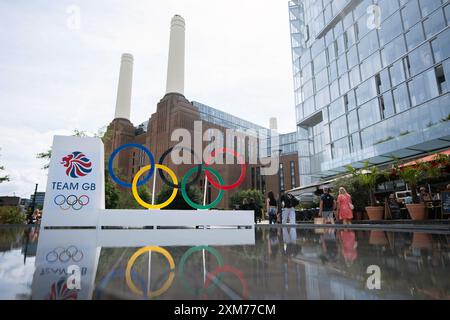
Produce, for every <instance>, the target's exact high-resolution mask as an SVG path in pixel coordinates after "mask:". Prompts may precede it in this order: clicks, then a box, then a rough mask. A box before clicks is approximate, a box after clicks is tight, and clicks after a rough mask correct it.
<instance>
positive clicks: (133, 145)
mask: <svg viewBox="0 0 450 320" xmlns="http://www.w3.org/2000/svg"><path fill="white" fill-rule="evenodd" d="M125 148H138V149H141V150H142V151H144V152H145V154H146V155H147V156H148V158H149V159H150V172H149V173H148V175H147V176H146V177H145V178H144V179H142V181H139V182H138V184H137V185H138V186H142V185H143V184H145V183H146V182H147V181H148V180H149V179H150V178H151V176H152V175H153V172H154V171H155V158H154V157H153V154H152V153H151V152H150V150H148V149H147V148H146V147H144V146H143V145H140V144H137V143H127V144H124V145H122V146H120V147H119V148H117V149H116V150H114V151H113V153H111V156H110V157H109V162H108V170H109V175H110V176H111V178H112V179H113V180H114V182H115V183H117V184H118V185H120V186H122V187H124V188H131V183H127V182H123V181H122V180H120V179H119V178H117V176H116V175H115V173H114V171H113V162H114V158H115V157H116V156H117V154H118V153H119V152H120V151H122V150H123V149H125Z"/></svg>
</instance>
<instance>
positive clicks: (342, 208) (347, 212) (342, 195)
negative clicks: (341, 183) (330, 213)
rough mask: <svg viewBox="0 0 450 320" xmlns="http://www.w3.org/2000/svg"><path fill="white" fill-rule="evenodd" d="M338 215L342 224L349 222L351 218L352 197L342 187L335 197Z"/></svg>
mask: <svg viewBox="0 0 450 320" xmlns="http://www.w3.org/2000/svg"><path fill="white" fill-rule="evenodd" d="M337 205H338V217H339V220H342V221H343V224H351V222H350V220H352V219H353V203H352V197H351V196H350V195H349V194H348V192H347V190H345V188H344V187H340V188H339V196H338V198H337Z"/></svg>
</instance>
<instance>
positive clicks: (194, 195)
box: [156, 184, 203, 210]
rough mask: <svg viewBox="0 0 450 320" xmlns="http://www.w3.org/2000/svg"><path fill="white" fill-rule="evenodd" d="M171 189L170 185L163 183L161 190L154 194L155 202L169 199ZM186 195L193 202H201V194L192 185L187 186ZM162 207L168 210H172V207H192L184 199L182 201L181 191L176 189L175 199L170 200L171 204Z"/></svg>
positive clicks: (182, 208) (181, 208)
mask: <svg viewBox="0 0 450 320" xmlns="http://www.w3.org/2000/svg"><path fill="white" fill-rule="evenodd" d="M172 190H173V189H172V188H171V187H169V186H167V185H166V184H164V185H163V186H162V188H161V190H159V192H158V194H157V195H156V203H163V202H164V201H166V200H167V199H169V197H170V196H171V194H172ZM187 195H188V197H189V199H191V200H192V201H193V202H196V203H202V200H203V194H202V192H201V191H200V189H199V188H198V187H194V186H190V187H188V190H187ZM164 209H166V210H170V209H172V210H173V209H179V210H190V209H192V207H191V206H190V205H189V204H188V203H186V201H184V198H183V196H182V195H181V191H180V190H178V193H177V196H176V197H175V199H174V200H173V201H172V203H171V204H169V205H168V206H167V207H165V208H164Z"/></svg>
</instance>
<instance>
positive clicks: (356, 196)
mask: <svg viewBox="0 0 450 320" xmlns="http://www.w3.org/2000/svg"><path fill="white" fill-rule="evenodd" d="M340 187H344V188H345V190H347V192H348V193H349V194H351V196H352V203H353V205H354V206H355V212H364V208H365V207H366V206H367V205H368V200H369V190H368V189H367V188H365V187H364V186H362V185H361V182H360V181H359V180H358V179H357V178H355V177H354V176H352V175H351V176H345V177H341V178H338V179H336V180H335V181H333V183H332V186H331V190H332V191H333V196H335V198H336V199H337V196H338V190H339V188H340Z"/></svg>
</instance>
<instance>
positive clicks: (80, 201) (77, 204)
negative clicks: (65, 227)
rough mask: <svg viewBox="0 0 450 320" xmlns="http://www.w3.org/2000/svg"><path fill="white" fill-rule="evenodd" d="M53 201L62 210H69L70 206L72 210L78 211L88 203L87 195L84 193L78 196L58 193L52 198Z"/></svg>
mask: <svg viewBox="0 0 450 320" xmlns="http://www.w3.org/2000/svg"><path fill="white" fill-rule="evenodd" d="M53 202H54V203H55V204H56V205H57V206H59V207H60V208H61V209H62V210H69V209H70V208H72V209H73V210H77V211H78V210H81V209H82V208H83V207H84V206H86V205H88V204H89V197H88V196H87V195H85V194H83V195H82V196H80V197H77V196H76V195H74V194H71V195H70V196H67V197H66V196H65V195H62V194H59V195H57V196H56V197H55V198H54V199H53Z"/></svg>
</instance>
